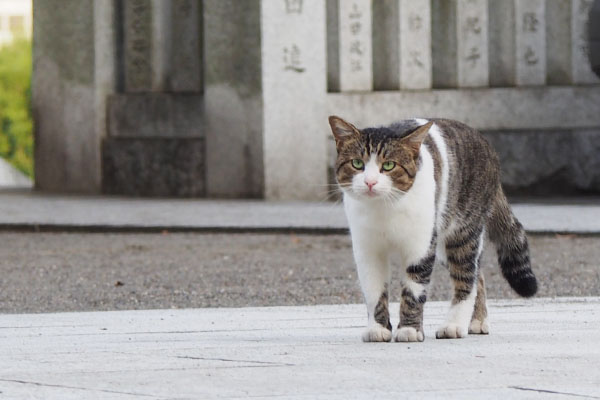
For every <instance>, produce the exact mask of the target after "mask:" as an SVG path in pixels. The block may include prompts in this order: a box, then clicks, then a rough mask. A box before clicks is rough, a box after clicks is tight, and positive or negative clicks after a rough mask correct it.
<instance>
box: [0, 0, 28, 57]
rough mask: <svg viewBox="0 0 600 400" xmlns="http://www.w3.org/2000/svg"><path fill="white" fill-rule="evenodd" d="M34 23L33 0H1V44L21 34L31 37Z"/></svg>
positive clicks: (11, 40)
mask: <svg viewBox="0 0 600 400" xmlns="http://www.w3.org/2000/svg"><path fill="white" fill-rule="evenodd" d="M32 24H33V15H32V13H31V0H0V46H2V45H4V44H7V43H11V42H13V41H14V40H15V39H17V38H18V37H21V36H25V37H28V38H30V37H31V32H32Z"/></svg>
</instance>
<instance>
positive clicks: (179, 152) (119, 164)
mask: <svg viewBox="0 0 600 400" xmlns="http://www.w3.org/2000/svg"><path fill="white" fill-rule="evenodd" d="M102 172H103V174H102V191H103V193H107V194H119V195H126V196H155V197H202V196H204V194H205V175H204V139H202V138H195V139H190V138H114V137H113V138H106V139H105V140H104V142H103V144H102Z"/></svg>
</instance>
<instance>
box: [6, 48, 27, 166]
mask: <svg viewBox="0 0 600 400" xmlns="http://www.w3.org/2000/svg"><path fill="white" fill-rule="evenodd" d="M31 68H32V66H31V41H30V40H26V39H19V40H17V41H15V42H13V43H12V44H9V45H6V46H4V47H1V48H0V157H2V158H4V159H5V160H7V161H8V162H9V163H11V164H12V165H13V166H14V167H16V168H17V169H18V170H20V171H22V172H24V173H25V174H26V175H28V176H30V177H33V122H32V117H31Z"/></svg>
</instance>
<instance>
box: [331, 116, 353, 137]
mask: <svg viewBox="0 0 600 400" xmlns="http://www.w3.org/2000/svg"><path fill="white" fill-rule="evenodd" d="M329 125H330V126H331V132H332V133H333V137H335V143H336V144H339V143H340V142H341V141H343V140H344V139H348V138H351V137H352V136H359V135H360V131H359V130H358V129H356V127H355V126H354V125H352V124H351V123H349V122H346V121H344V120H343V119H341V118H340V117H336V116H335V115H332V116H330V117H329Z"/></svg>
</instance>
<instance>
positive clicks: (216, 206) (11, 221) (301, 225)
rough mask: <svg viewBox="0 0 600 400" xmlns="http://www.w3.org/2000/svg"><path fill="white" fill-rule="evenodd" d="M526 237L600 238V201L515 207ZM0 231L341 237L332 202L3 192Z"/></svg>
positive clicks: (339, 214) (340, 214) (338, 209)
mask: <svg viewBox="0 0 600 400" xmlns="http://www.w3.org/2000/svg"><path fill="white" fill-rule="evenodd" d="M513 210H514V212H515V214H516V215H517V217H518V218H519V220H520V221H521V222H522V223H523V226H525V229H527V231H528V232H535V233H549V232H553V233H556V232H560V233H584V234H586V233H600V199H598V198H591V199H583V200H578V202H576V203H569V202H566V201H565V202H552V203H548V202H546V203H540V202H539V201H537V202H536V201H529V202H526V203H518V204H513ZM0 228H4V229H14V228H19V229H23V228H25V229H29V230H31V229H35V228H39V229H52V230H65V229H71V230H73V229H75V230H80V229H83V230H86V229H87V230H135V231H141V230H153V231H157V230H158V231H160V230H164V229H167V230H183V231H186V230H190V231H228V232H231V231H295V232H343V231H345V230H346V229H347V223H346V217H345V215H344V211H343V209H342V206H341V205H340V204H339V203H332V202H326V201H323V202H265V201H259V200H255V201H252V200H225V201H224V200H198V199H135V198H120V197H107V196H104V197H94V196H60V195H48V194H38V193H35V192H22V191H21V192H19V191H15V192H10V191H8V192H6V191H5V192H0Z"/></svg>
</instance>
